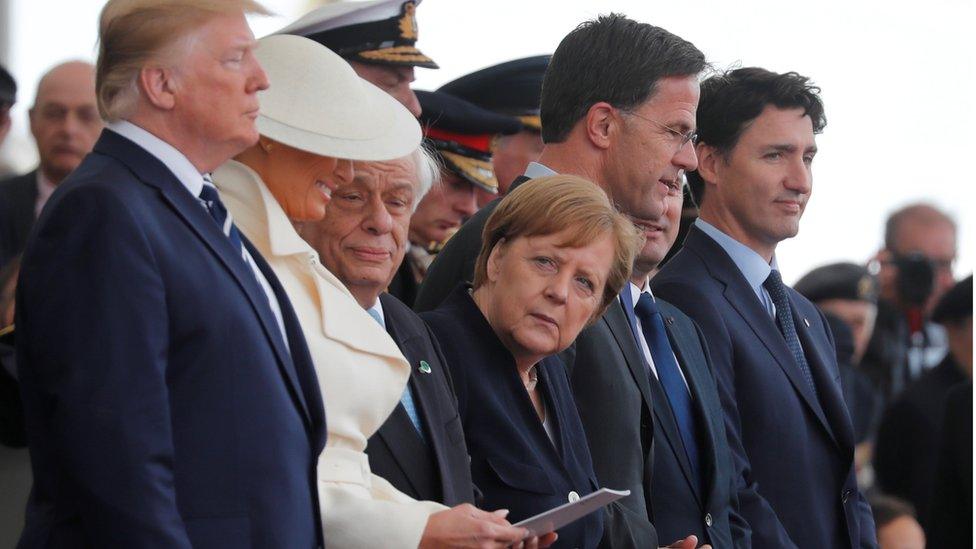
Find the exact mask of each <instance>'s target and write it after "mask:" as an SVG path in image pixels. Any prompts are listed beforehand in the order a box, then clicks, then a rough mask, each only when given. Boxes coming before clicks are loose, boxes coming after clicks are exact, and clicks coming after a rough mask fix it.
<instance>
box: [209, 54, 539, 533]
mask: <svg viewBox="0 0 976 549" xmlns="http://www.w3.org/2000/svg"><path fill="white" fill-rule="evenodd" d="M255 54H256V56H257V58H258V60H259V62H260V63H261V65H262V66H263V67H264V69H265V71H266V72H267V73H268V77H269V80H270V82H271V88H270V89H269V90H267V91H265V92H262V93H261V94H259V99H260V102H261V113H260V115H259V116H258V118H257V127H258V130H259V132H260V134H261V138H260V140H259V141H258V143H257V144H256V145H254V146H253V147H251V148H250V149H248V150H247V151H245V152H243V153H241V154H240V155H239V156H237V157H236V158H235V160H233V161H230V162H228V163H226V164H224V165H223V166H221V167H220V168H219V169H218V170H216V171H215V172H214V174H213V179H214V183H215V185H216V186H217V188H218V189H219V191H220V195H221V197H222V200H223V201H224V202H225V204H226V206H227V208H228V210H229V211H230V212H231V215H232V216H233V218H234V222H235V223H236V224H237V226H238V228H239V229H240V230H241V232H243V233H244V235H245V236H246V237H247V238H248V239H249V240H250V241H251V242H252V243H253V244H254V246H255V247H256V248H257V249H258V250H259V251H260V252H261V254H262V255H263V256H264V257H265V259H266V260H267V261H268V263H269V264H270V265H271V267H272V268H273V269H274V271H275V274H276V275H277V276H278V278H279V279H280V281H281V284H282V286H283V287H284V288H285V291H286V292H287V293H288V297H289V299H290V300H291V302H292V305H293V307H294V309H295V312H296V313H297V314H298V317H299V320H300V321H301V324H302V329H303V331H304V334H305V338H306V340H307V342H308V347H309V351H310V352H311V355H312V360H313V362H314V363H315V370H316V375H317V376H318V380H319V386H320V388H321V390H322V397H323V401H324V403H325V411H326V424H327V429H328V439H327V442H326V447H325V450H324V451H323V452H322V454H321V456H320V457H319V460H318V470H317V475H318V486H319V506H320V516H321V518H322V525H323V534H324V538H325V542H326V546H328V547H331V548H365V547H384V548H389V547H404V548H407V547H409V548H413V547H449V546H452V547H465V546H472V547H473V546H479V547H483V546H487V547H492V546H497V547H505V546H508V545H511V544H513V543H516V544H518V543H520V542H519V540H521V539H522V538H523V537H524V536H525V535H526V533H527V532H526V531H525V530H524V529H522V528H516V527H513V526H511V525H510V524H509V523H508V522H507V521H506V520H505V518H504V517H505V516H506V515H507V512H506V511H496V512H493V513H489V512H485V511H481V510H479V509H476V508H475V507H473V506H471V505H462V506H458V507H455V508H453V509H448V508H446V507H444V506H443V505H440V504H439V503H435V502H423V501H416V500H413V499H411V498H409V497H408V496H406V495H404V494H402V493H401V492H399V491H397V490H396V489H395V488H393V486H392V485H390V484H389V483H388V482H387V481H385V480H384V479H382V478H380V477H378V476H376V475H373V474H372V473H371V472H370V469H369V461H368V459H367V456H366V454H365V453H364V450H365V448H366V441H367V439H369V437H370V436H371V435H372V434H373V433H374V432H376V430H377V429H379V427H380V426H381V425H382V424H383V422H384V421H385V420H386V418H387V417H388V416H389V415H390V413H391V412H392V411H393V410H394V408H395V407H396V405H397V403H398V402H399V401H400V397H401V395H402V394H403V391H404V388H405V387H406V384H407V380H408V377H409V373H410V366H409V364H408V363H407V361H406V360H405V359H404V357H403V355H402V354H401V353H400V351H399V349H398V348H397V346H396V344H395V343H394V342H393V340H392V339H391V338H390V337H389V335H388V334H387V333H386V331H385V330H383V329H382V328H381V327H380V325H379V324H377V323H376V322H375V321H374V320H373V319H372V318H371V317H370V316H369V315H368V314H367V313H366V311H364V310H363V308H362V307H360V306H359V304H358V303H357V302H356V301H355V299H354V298H353V297H352V295H351V294H350V293H349V291H348V290H347V289H346V288H345V286H343V284H342V283H341V282H340V281H339V280H338V279H337V278H336V277H335V276H333V275H332V273H330V272H329V271H328V270H326V269H325V268H324V267H323V266H322V265H321V264H320V262H319V259H318V255H317V254H316V252H315V251H314V250H313V249H312V248H311V246H309V245H308V244H307V243H306V242H305V241H304V240H302V238H301V237H300V236H299V234H298V232H297V231H296V229H295V225H296V224H300V223H302V222H304V221H316V220H319V219H321V218H322V217H323V216H324V215H325V205H326V203H327V202H328V200H329V199H330V192H331V190H330V189H333V188H335V186H336V185H338V184H340V183H341V182H343V181H344V180H349V179H351V178H353V177H354V173H353V168H352V161H353V160H368V161H372V160H376V161H380V160H392V159H396V158H404V157H411V158H412V159H413V160H414V165H415V166H417V167H418V177H420V178H427V179H428V181H427V186H428V187H429V183H430V181H429V179H432V178H433V177H434V175H433V172H432V170H429V169H428V170H426V171H428V172H430V173H427V174H426V175H425V173H424V172H425V170H424V169H423V167H424V166H427V162H426V159H424V156H423V155H424V154H425V153H423V152H422V150H420V149H419V146H420V139H421V131H420V126H419V124H418V123H417V121H416V119H414V117H413V116H412V115H411V114H410V113H409V112H408V111H407V110H406V109H405V108H404V107H402V106H401V105H400V104H399V103H397V102H396V101H395V100H393V99H392V98H390V97H389V96H388V95H387V94H385V93H384V92H382V91H381V90H380V89H379V88H376V87H375V86H373V85H372V84H369V83H368V82H366V81H365V80H362V79H361V78H359V77H358V76H357V75H356V74H355V72H353V70H352V68H351V67H350V66H349V65H348V64H347V63H346V62H345V61H343V60H342V59H341V58H340V57H338V56H337V55H335V54H334V53H332V52H331V51H329V50H328V49H326V48H325V47H323V46H321V45H319V44H317V43H315V42H313V41H311V40H308V39H306V38H301V37H297V36H287V35H276V36H270V37H267V38H264V39H262V40H261V41H260V45H259V47H258V48H257V50H256V53H255ZM546 541H548V540H546ZM537 544H538V540H536V539H529V540H527V541H526V542H525V545H526V546H535V545H537Z"/></svg>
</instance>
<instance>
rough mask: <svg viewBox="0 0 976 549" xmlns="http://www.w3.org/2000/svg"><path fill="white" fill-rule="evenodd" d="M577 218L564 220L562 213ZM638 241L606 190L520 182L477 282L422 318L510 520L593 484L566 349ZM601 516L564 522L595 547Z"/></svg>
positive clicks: (494, 229)
mask: <svg viewBox="0 0 976 549" xmlns="http://www.w3.org/2000/svg"><path fill="white" fill-rule="evenodd" d="M568 219H571V220H573V222H572V223H569V224H567V223H566V222H565V220H568ZM639 245H640V237H639V235H638V234H637V231H636V230H635V228H634V226H633V224H632V223H630V221H629V220H627V218H626V217H624V216H623V215H621V214H619V213H618V212H617V211H616V210H615V209H614V208H613V206H612V205H611V204H610V201H609V199H608V198H607V196H606V194H604V193H603V191H602V190H601V189H600V188H599V187H597V186H596V185H593V184H592V183H590V182H588V181H586V180H584V179H582V178H580V177H577V176H565V175H558V176H552V177H544V178H539V179H537V180H534V181H531V182H528V183H525V184H524V185H522V186H520V187H519V188H518V189H516V190H514V191H512V192H511V193H509V195H508V196H506V197H505V198H504V199H502V201H501V202H499V203H498V207H497V208H496V209H495V211H494V212H493V213H492V215H491V216H490V217H489V218H488V221H487V224H486V225H485V239H484V245H483V246H482V249H481V253H480V254H479V256H478V262H477V266H476V270H475V278H474V284H473V285H468V284H467V283H462V284H459V285H458V286H457V287H456V288H455V291H454V292H453V293H452V294H451V295H450V297H448V299H447V300H445V301H444V303H442V304H441V306H440V307H438V308H437V309H435V310H434V311H431V312H427V313H423V314H422V315H421V316H422V317H423V318H424V320H425V321H427V323H428V324H429V325H430V327H431V329H432V330H433V331H434V334H435V335H436V336H437V338H438V340H439V341H440V343H441V345H442V347H443V349H444V354H445V357H446V358H447V360H448V363H449V364H450V366H451V368H452V374H453V378H454V384H455V389H456V391H457V396H458V409H459V410H460V414H461V422H462V425H463V426H464V434H465V437H466V438H467V442H468V449H469V451H470V452H471V475H472V478H473V479H474V482H475V485H476V486H478V488H479V489H480V490H481V491H482V492H483V493H484V497H485V505H486V506H488V507H502V508H505V509H509V510H511V515H510V516H511V519H512V520H513V521H517V520H523V519H526V518H529V517H531V516H533V515H535V514H537V513H540V512H543V511H546V510H548V509H551V508H553V507H556V506H558V505H562V504H564V503H566V502H567V501H568V502H574V501H577V500H579V498H580V497H582V496H585V495H587V494H589V493H591V492H593V491H595V490H596V489H597V488H599V486H600V485H599V483H598V481H597V479H596V476H595V474H594V472H593V466H592V463H591V460H590V454H589V450H588V449H587V446H586V444H581V443H580V441H582V440H584V437H585V434H584V432H583V425H582V423H581V421H580V418H579V414H578V413H577V411H576V404H575V401H574V399H573V394H572V391H571V389H570V385H569V378H568V374H567V372H566V368H565V366H564V364H563V362H562V361H561V360H560V359H559V358H558V357H556V356H553V355H555V354H556V353H559V352H560V351H562V350H564V349H565V348H566V347H568V346H569V345H570V344H572V342H573V340H575V339H576V336H577V335H578V334H579V332H580V330H582V329H583V327H584V326H586V325H587V324H590V323H592V322H594V321H595V320H596V319H598V318H599V317H600V315H602V314H603V312H604V311H605V310H606V308H607V307H608V306H609V305H610V304H611V303H612V302H613V301H614V300H615V299H616V296H617V294H618V293H619V292H620V290H621V289H622V288H623V287H624V285H625V284H626V283H627V278H628V277H629V275H630V269H631V266H632V264H633V260H634V255H635V253H636V251H637V248H638V246H639ZM602 534H603V514H602V513H601V512H594V513H591V514H589V515H587V516H586V517H583V518H581V519H579V520H577V521H576V522H573V523H571V524H569V525H567V526H564V527H563V528H561V529H560V530H559V538H558V539H557V540H556V546H558V547H585V548H593V547H596V545H597V543H598V542H599V541H600V538H601V536H602Z"/></svg>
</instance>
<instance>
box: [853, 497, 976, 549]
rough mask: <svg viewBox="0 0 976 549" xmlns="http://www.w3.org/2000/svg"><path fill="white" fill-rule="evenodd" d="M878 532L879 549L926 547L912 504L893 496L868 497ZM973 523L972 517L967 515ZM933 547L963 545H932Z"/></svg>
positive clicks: (923, 534) (920, 548)
mask: <svg viewBox="0 0 976 549" xmlns="http://www.w3.org/2000/svg"><path fill="white" fill-rule="evenodd" d="M868 502H869V503H870V504H871V512H872V513H873V515H874V524H875V525H876V527H877V532H878V549H925V532H923V531H922V527H921V525H919V523H918V520H917V519H916V518H915V510H914V509H912V506H911V504H909V503H907V502H905V501H903V500H901V499H899V498H896V497H892V496H885V495H875V496H872V497H870V498H869V499H868ZM967 520H969V521H970V525H971V524H972V517H967ZM931 547H962V546H955V545H952V546H949V545H931Z"/></svg>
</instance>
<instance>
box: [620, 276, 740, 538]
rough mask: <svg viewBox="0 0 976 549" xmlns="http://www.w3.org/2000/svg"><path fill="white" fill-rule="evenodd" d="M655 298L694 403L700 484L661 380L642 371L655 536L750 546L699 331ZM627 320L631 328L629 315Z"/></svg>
mask: <svg viewBox="0 0 976 549" xmlns="http://www.w3.org/2000/svg"><path fill="white" fill-rule="evenodd" d="M625 291H630V289H629V288H628V289H627V290H625ZM656 301H657V304H658V308H659V309H660V310H661V315H662V316H663V317H664V320H665V329H666V330H667V332H668V339H669V341H670V343H671V349H672V351H674V355H675V358H677V359H678V365H679V367H680V368H681V370H682V373H683V374H684V377H685V380H686V381H687V383H688V389H689V391H690V393H691V396H692V401H693V403H694V406H695V408H694V412H695V415H696V418H695V419H696V422H697V426H698V428H699V430H700V431H699V433H698V440H699V448H698V451H699V461H700V469H701V470H700V474H701V476H702V485H701V486H698V485H696V483H695V481H694V476H693V474H692V469H691V464H690V463H689V462H688V455H687V453H686V452H685V449H684V444H683V443H682V441H681V434H680V432H679V431H678V424H677V422H676V421H675V418H674V414H673V413H672V410H671V407H670V406H669V405H668V397H667V394H666V393H665V391H664V386H663V385H662V384H661V383H660V382H659V381H658V378H657V377H656V376H654V375H653V374H652V373H650V372H649V371H648V379H649V380H650V384H649V385H650V389H651V396H652V399H653V404H654V417H655V425H656V427H657V431H656V435H657V436H655V437H654V449H655V451H654V489H653V490H652V492H651V505H652V508H653V516H654V526H655V528H657V532H658V537H659V538H660V539H661V540H662V541H663V542H665V543H671V542H673V541H675V540H679V539H682V538H684V537H685V536H687V535H688V534H695V535H696V536H698V540H699V541H700V542H701V543H709V544H711V545H712V546H714V547H750V546H751V531H750V530H749V525H748V524H746V522H745V520H744V519H743V518H742V517H741V516H740V515H739V513H738V505H739V504H738V486H739V485H740V482H739V480H740V479H738V478H737V477H736V475H735V473H734V468H733V464H732V454H731V450H730V449H729V443H728V440H727V439H726V435H725V415H724V412H723V410H722V404H721V401H720V399H719V396H718V388H717V387H716V384H715V379H714V377H713V376H712V368H711V364H710V360H709V358H708V351H707V350H706V347H705V339H704V336H703V335H702V334H701V331H700V330H699V329H698V326H696V325H695V323H694V322H692V320H691V319H690V318H688V316H687V315H685V314H684V313H682V312H681V311H679V310H678V309H676V308H675V307H674V306H673V305H671V304H670V303H668V302H666V301H664V300H663V299H656ZM628 303H629V300H628ZM631 313H632V310H631ZM627 320H628V321H629V322H630V324H631V328H632V329H633V330H634V331H635V333H636V330H637V329H638V328H637V323H636V319H635V317H634V315H633V314H630V315H627ZM648 369H649V367H648Z"/></svg>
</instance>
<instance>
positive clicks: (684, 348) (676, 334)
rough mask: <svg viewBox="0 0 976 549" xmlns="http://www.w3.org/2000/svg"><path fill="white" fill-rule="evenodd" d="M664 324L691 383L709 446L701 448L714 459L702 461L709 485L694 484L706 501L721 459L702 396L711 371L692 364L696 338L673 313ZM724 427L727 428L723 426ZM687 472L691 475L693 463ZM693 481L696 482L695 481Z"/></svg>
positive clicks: (710, 496)
mask: <svg viewBox="0 0 976 549" xmlns="http://www.w3.org/2000/svg"><path fill="white" fill-rule="evenodd" d="M662 312H663V311H662ZM664 325H665V328H666V329H667V332H668V340H670V342H671V348H672V349H673V350H674V354H675V357H676V358H677V359H678V364H679V365H680V367H681V371H682V372H683V373H684V375H685V380H686V381H687V382H688V389H689V391H690V392H691V399H692V402H693V403H694V406H695V412H696V414H697V417H696V421H697V424H698V427H699V429H700V434H701V435H702V436H700V437H699V440H700V441H701V442H704V443H705V446H706V447H705V448H702V450H705V451H707V452H708V456H710V457H711V459H703V460H701V464H702V466H703V467H706V470H705V471H702V473H703V475H704V479H705V482H707V485H706V486H702V487H695V488H696V492H695V493H696V494H699V490H706V492H707V496H708V497H707V501H708V502H710V501H711V500H712V497H713V495H714V492H715V489H716V486H715V474H716V468H715V465H716V460H717V459H718V458H717V455H716V452H715V447H716V444H715V429H714V428H713V427H714V426H713V425H711V423H709V421H708V418H709V413H708V411H707V410H706V409H705V405H704V401H703V400H702V398H701V392H702V388H703V387H704V384H705V383H706V380H705V379H703V376H706V375H709V374H708V372H706V371H702V369H701V368H699V367H697V366H694V365H693V364H694V362H693V361H692V358H691V357H693V356H696V355H700V353H694V352H693V351H692V349H694V348H695V346H696V345H697V344H698V343H697V339H693V337H692V334H690V333H687V331H686V330H679V329H678V327H677V326H675V322H674V318H673V317H671V316H667V315H665V322H664ZM722 427H723V428H724V426H722ZM702 455H705V454H704V452H702ZM688 474H690V464H689V470H688ZM688 478H689V482H691V477H690V476H689V477H688ZM691 483H692V485H694V483H693V482H691ZM706 487H707V489H706ZM699 501H700V502H702V501H701V497H699Z"/></svg>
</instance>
